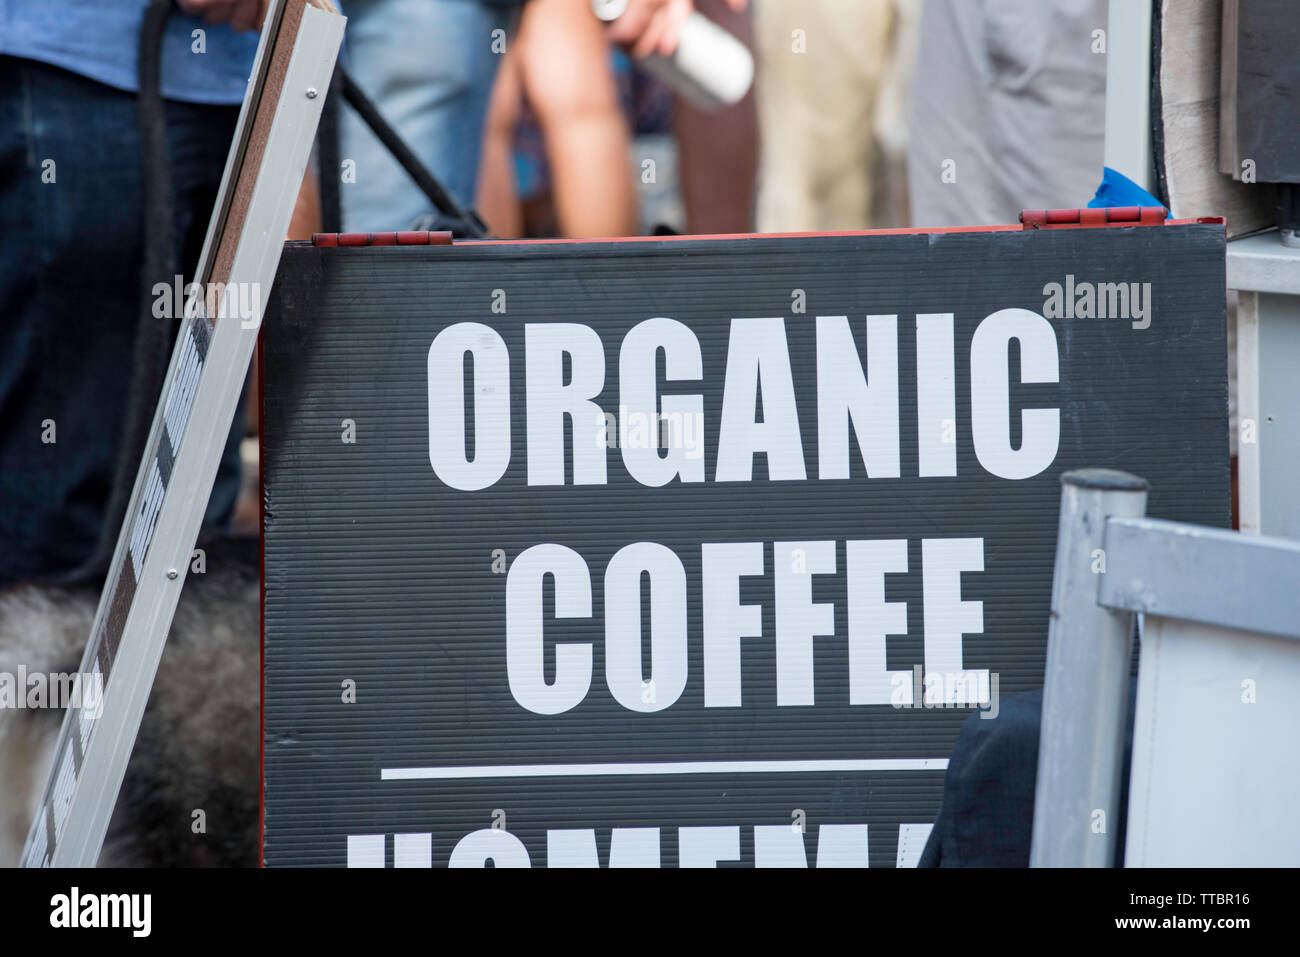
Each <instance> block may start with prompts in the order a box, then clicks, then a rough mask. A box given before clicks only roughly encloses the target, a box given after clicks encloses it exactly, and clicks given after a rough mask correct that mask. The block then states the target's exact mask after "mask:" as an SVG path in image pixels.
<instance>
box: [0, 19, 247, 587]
mask: <svg viewBox="0 0 1300 957" xmlns="http://www.w3.org/2000/svg"><path fill="white" fill-rule="evenodd" d="M147 6H148V2H147V0H114V2H111V3H106V2H103V0H0V312H2V313H3V315H4V317H5V320H4V322H3V323H0V502H2V503H3V504H2V505H0V585H3V584H6V583H10V582H14V581H17V580H21V579H31V578H55V577H61V578H68V577H75V576H87V577H89V576H93V575H96V574H102V571H103V568H102V567H95V565H96V563H97V562H98V563H100V564H104V565H106V562H107V557H108V556H107V554H104V552H103V549H104V547H105V545H106V547H107V548H108V550H109V552H111V548H112V545H113V542H114V541H115V538H116V534H117V530H118V523H119V522H120V521H121V517H122V516H121V515H120V514H118V515H106V512H107V510H108V508H109V501H110V497H111V496H112V495H113V492H114V488H115V484H116V485H117V486H121V484H122V483H121V482H118V483H115V481H114V478H115V474H116V473H118V472H119V471H122V469H123V468H124V469H125V473H124V474H129V479H128V480H127V482H126V485H127V486H128V487H127V488H126V489H125V492H126V493H127V494H129V492H130V488H129V485H130V482H131V480H133V479H134V477H135V472H136V465H137V464H138V463H137V462H125V461H123V462H119V459H123V460H125V458H126V455H125V453H124V452H123V437H124V434H125V433H126V425H125V420H126V418H127V415H128V408H129V407H130V398H131V392H132V382H133V366H134V360H135V354H136V352H135V350H136V340H137V334H138V331H139V329H141V328H148V326H147V323H148V322H153V323H161V324H163V325H162V326H160V327H158V345H159V348H160V349H165V350H166V353H167V354H169V353H170V343H171V338H172V337H173V336H174V335H175V333H176V330H177V328H179V323H177V322H176V321H174V320H170V319H153V318H152V316H151V314H150V312H149V308H150V307H149V303H148V301H147V298H146V295H145V290H146V288H147V286H146V281H145V280H146V277H144V276H142V270H143V264H144V242H145V237H144V186H143V177H142V172H141V168H142V167H141V162H142V156H141V138H140V117H139V101H138V97H137V93H138V90H139V84H138V75H137V64H138V57H139V38H140V29H141V24H142V22H143V19H144V14H145V9H146V7H147ZM178 7H179V11H178V12H175V13H173V14H172V16H171V18H170V19H169V20H168V22H167V25H166V28H165V32H164V35H163V41H162V60H161V92H162V96H163V97H164V98H165V109H164V115H165V123H166V140H167V167H168V168H167V173H168V174H169V178H170V181H171V187H172V189H171V194H172V195H171V202H172V211H173V217H172V220H173V221H172V243H171V248H170V253H171V260H172V262H173V264H174V266H175V269H174V270H173V271H175V272H184V273H185V274H186V275H191V274H192V272H193V269H194V266H195V263H196V261H197V258H198V253H199V250H200V248H201V246H202V242H203V238H204V235H205V233H206V230H207V225H208V218H209V215H210V213H211V208H212V203H213V201H214V199H215V197H216V194H217V189H218V187H219V185H220V182H221V176H222V172H223V170H224V168H225V163H226V157H227V155H228V154H229V151H230V142H231V137H232V136H233V134H234V129H235V122H236V119H237V117H238V113H239V104H240V103H241V102H242V101H243V98H244V91H245V88H246V86H247V82H248V76H249V73H250V71H251V69H252V63H253V56H254V53H255V51H256V48H257V41H258V36H257V33H256V32H252V31H255V30H256V29H257V28H258V27H259V26H260V24H261V20H262V17H263V15H264V13H265V8H266V0H178ZM155 279H156V280H158V281H166V282H170V281H171V279H172V276H170V275H167V276H159V277H148V280H149V282H153V281H154V280H155ZM142 316H143V319H142ZM142 322H144V323H145V325H144V326H142ZM150 331H151V332H152V330H150ZM147 398H148V399H149V400H150V401H149V405H150V414H152V398H153V397H147ZM240 418H241V417H240V416H238V415H237V416H236V420H237V421H236V423H235V426H234V428H233V429H232V431H231V441H230V442H229V443H228V445H227V454H226V455H225V457H224V458H223V460H222V465H221V468H220V470H219V472H218V475H217V480H216V485H215V486H214V488H213V492H212V496H211V499H210V500H209V503H208V511H207V516H206V522H207V523H208V524H210V525H212V524H215V525H224V524H225V523H226V521H227V520H228V519H229V516H230V513H231V510H232V509H233V506H234V501H235V496H236V493H237V492H238V489H239V470H240V466H239V456H238V436H239V433H240V431H241V425H242V423H241V422H240V421H239V420H240ZM119 494H120V493H119ZM121 507H122V510H124V509H125V502H122V503H121ZM101 529H104V532H105V536H106V537H105V539H104V541H103V542H101ZM97 546H98V547H97Z"/></svg>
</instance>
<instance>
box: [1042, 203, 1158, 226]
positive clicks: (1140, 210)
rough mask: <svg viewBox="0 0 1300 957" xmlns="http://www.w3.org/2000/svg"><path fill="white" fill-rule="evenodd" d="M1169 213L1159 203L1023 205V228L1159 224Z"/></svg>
mask: <svg viewBox="0 0 1300 957" xmlns="http://www.w3.org/2000/svg"><path fill="white" fill-rule="evenodd" d="M1168 217H1169V210H1167V209H1165V208H1164V207H1163V206H1103V207H1100V208H1098V209H1026V210H1022V211H1021V213H1020V224H1021V225H1022V226H1023V227H1024V228H1025V229H1079V228H1085V229H1087V228H1092V227H1096V226H1159V225H1160V224H1161V223H1163V222H1164V221H1165V220H1166V219H1168Z"/></svg>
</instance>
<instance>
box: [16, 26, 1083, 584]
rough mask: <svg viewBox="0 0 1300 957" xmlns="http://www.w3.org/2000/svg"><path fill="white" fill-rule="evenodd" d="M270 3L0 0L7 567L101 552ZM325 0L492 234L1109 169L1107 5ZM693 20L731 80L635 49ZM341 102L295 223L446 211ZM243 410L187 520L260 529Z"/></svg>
mask: <svg viewBox="0 0 1300 957" xmlns="http://www.w3.org/2000/svg"><path fill="white" fill-rule="evenodd" d="M268 2H269V0H113V2H112V3H105V2H102V0H0V309H2V310H3V311H4V314H5V316H6V322H5V323H4V324H0V408H2V409H3V414H2V415H0V499H3V500H4V501H5V503H6V507H5V508H4V509H3V511H0V585H3V584H5V583H7V582H12V581H21V580H30V579H51V578H52V579H55V580H62V581H68V580H93V579H94V578H95V577H96V576H99V575H102V574H103V570H104V568H105V567H106V565H107V560H108V557H109V555H111V552H112V548H113V544H114V542H115V537H116V533H117V530H118V529H119V528H120V527H121V517H122V515H123V514H124V513H125V508H126V501H127V499H128V498H129V495H130V491H131V488H132V486H133V482H134V477H135V474H136V469H137V466H138V463H139V460H140V453H141V448H142V443H143V437H144V436H145V435H146V434H147V432H148V428H149V423H150V421H151V420H152V415H153V409H154V406H155V405H156V402H157V396H158V393H159V389H160V387H161V384H162V382H161V374H162V372H164V371H165V369H166V363H167V356H169V355H170V351H171V342H172V339H173V338H174V336H175V332H176V328H177V324H176V323H174V322H170V321H166V320H162V321H160V320H158V319H156V318H155V315H156V312H155V309H156V303H154V302H153V301H152V299H151V293H150V290H151V289H153V288H154V285H155V283H157V282H159V281H161V282H164V283H168V284H170V283H171V281H172V279H173V276H175V275H183V276H187V277H192V276H193V274H194V270H195V267H196V262H197V258H198V254H199V250H200V248H201V246H202V242H203V238H204V235H205V233H206V229H207V224H208V222H209V218H210V215H211V211H212V204H213V202H214V200H215V197H216V195H217V192H218V188H219V185H220V182H221V176H222V171H223V169H224V167H225V164H226V159H227V156H228V155H229V144H230V142H231V138H232V136H233V134H234V130H235V125H236V121H237V117H238V112H239V104H240V103H241V102H242V100H243V98H244V92H245V89H246V84H247V78H248V76H249V73H250V70H251V67H252V63H253V57H254V54H255V50H256V46H257V40H258V33H257V30H258V27H259V24H260V23H261V22H262V20H263V18H264V16H265V13H266V10H267V7H268ZM310 2H312V3H321V2H324V0H310ZM335 2H336V3H337V4H338V6H339V7H340V8H341V10H342V12H343V13H344V14H346V16H347V17H348V25H347V30H346V34H345V40H344V49H343V53H342V60H341V62H342V63H343V65H344V67H345V68H346V70H347V71H348V72H349V73H350V75H351V76H352V77H353V78H354V80H355V83H356V86H357V88H359V89H360V90H361V91H363V92H364V94H365V95H366V96H367V97H368V98H369V99H370V101H372V103H373V105H374V107H375V109H376V110H377V111H378V112H379V114H381V116H382V117H383V118H384V119H385V120H386V121H387V122H388V124H390V125H391V126H392V127H393V128H394V129H395V130H396V131H397V133H398V134H399V136H400V138H401V139H402V141H404V142H405V143H406V145H407V146H408V147H409V148H410V150H411V151H412V153H413V154H414V155H415V157H416V158H417V159H418V160H419V161H420V163H422V164H423V165H424V166H425V167H427V168H428V169H429V170H431V171H432V173H433V174H434V175H435V176H436V177H437V179H438V180H439V181H440V182H441V183H442V184H443V186H444V187H445V189H446V190H447V192H448V193H450V195H451V196H452V197H453V198H454V199H455V201H456V202H457V204H459V206H461V207H465V208H474V209H477V210H478V212H479V213H480V215H481V217H482V219H483V220H484V221H485V223H486V227H487V230H488V231H489V232H490V233H491V234H493V235H495V236H498V237H502V238H525V237H610V236H632V235H656V234H664V235H668V234H705V235H712V234H726V233H733V234H734V233H749V232H805V231H823V230H853V229H869V228H880V227H902V226H915V227H922V228H925V227H941V226H980V225H988V224H1005V223H1015V222H1016V220H1017V216H1018V213H1019V211H1020V210H1021V209H1023V208H1057V207H1079V206H1083V205H1086V204H1087V202H1088V201H1089V200H1090V199H1091V198H1092V196H1093V193H1094V191H1095V189H1096V187H1097V185H1098V183H1099V182H1100V180H1101V175H1102V146H1103V142H1102V141H1103V127H1104V113H1105V108H1104V101H1105V71H1106V68H1105V60H1106V57H1105V55H1104V53H1105V42H1104V34H1105V27H1106V14H1107V9H1106V7H1107V3H1106V0H335ZM598 14H599V15H598ZM692 17H704V18H706V19H707V20H708V21H710V22H711V23H713V24H716V29H720V30H722V31H725V32H726V33H727V34H730V35H731V36H732V37H734V38H735V40H736V41H738V42H739V43H741V44H743V45H744V47H745V49H746V50H747V51H748V54H749V57H750V58H751V59H752V63H753V70H752V84H750V85H749V86H748V87H747V89H748V92H747V93H746V94H745V95H744V96H743V97H740V98H739V99H736V98H735V97H731V98H730V99H728V100H725V101H723V102H721V103H719V102H717V101H715V102H713V103H711V104H706V105H703V106H702V105H701V104H700V102H699V98H698V97H690V98H688V96H686V95H683V92H682V90H681V89H680V87H679V86H678V85H676V84H673V83H668V82H665V80H664V78H663V77H664V73H663V71H662V70H659V69H654V68H653V67H654V66H655V65H656V64H662V61H664V60H668V61H671V60H672V59H673V57H675V56H676V55H677V54H678V52H679V49H680V51H681V53H682V55H683V56H684V55H685V49H686V46H685V43H684V41H683V40H682V37H684V36H686V35H687V34H688V33H689V32H690V29H691V27H692V24H694V26H695V27H697V28H698V27H699V21H698V20H692ZM151 24H152V27H151V26H150V25H151ZM705 27H706V28H708V25H707V24H706V25H705ZM142 29H144V31H145V33H149V30H150V29H153V31H154V32H153V33H152V34H150V35H152V36H154V37H155V38H156V41H157V42H158V44H159V46H160V50H161V53H160V55H157V56H151V55H150V53H149V44H142V43H141V36H142ZM709 29H713V28H709ZM697 32H698V31H697ZM1099 36H1100V37H1101V42H1100V43H1099V42H1098V38H1099ZM724 39H725V38H724ZM151 42H153V41H151ZM679 43H680V44H682V46H680V48H679ZM733 46H734V44H733ZM740 55H741V56H742V57H744V51H741V53H740ZM706 61H707V57H706ZM720 62H721V60H719V63H720ZM713 65H717V64H709V63H707V62H706V66H713ZM142 76H144V79H142ZM747 78H748V77H747ZM687 92H688V93H689V92H690V91H687ZM337 93H338V87H337V86H335V88H334V89H333V90H332V91H331V94H330V95H329V96H328V97H327V98H326V104H325V105H326V117H327V118H329V122H328V123H326V124H324V130H323V135H322V137H321V138H320V140H319V141H318V148H317V151H316V156H315V160H314V162H313V164H312V167H311V171H310V172H309V175H308V176H307V178H306V180H305V182H304V184H303V187H302V191H301V193H300V196H299V202H298V207H297V211H296V215H295V218H294V223H293V226H292V229H291V232H290V236H289V238H291V239H306V238H309V237H310V236H311V234H312V233H313V232H318V231H337V230H342V231H348V232H356V231H360V232H378V231H390V230H400V229H411V228H434V229H439V228H452V229H458V228H459V227H463V226H464V217H462V218H461V221H460V222H459V223H457V222H451V221H448V216H447V214H446V211H445V210H444V211H442V212H440V211H439V210H437V209H435V208H434V204H433V203H432V202H431V201H430V199H429V197H428V195H426V193H425V192H424V191H422V190H421V189H420V188H419V187H418V186H417V185H416V183H415V181H414V179H413V178H412V177H411V176H410V175H408V173H407V171H406V170H405V169H403V167H402V166H401V165H400V164H399V163H398V161H397V160H396V159H395V158H394V156H393V155H392V153H391V152H390V150H389V149H387V148H385V146H384V145H383V144H382V143H381V142H380V140H379V139H378V138H377V137H376V135H375V133H374V132H373V131H372V129H371V128H370V126H368V125H367V123H365V122H363V120H362V118H361V117H360V115H359V114H358V113H357V112H356V110H355V109H354V108H353V107H352V106H351V105H349V104H344V103H341V102H340V97H339V96H338V95H337ZM159 100H161V102H159ZM150 130H152V133H148V131H150ZM146 133H148V135H146ZM326 134H327V135H326ZM147 219H149V221H150V222H151V223H152V224H153V225H152V226H151V227H150V229H146V225H145V224H146V220H147ZM459 231H460V232H461V234H462V235H466V234H472V233H467V231H466V230H464V229H459ZM88 312H93V314H94V321H90V322H88V321H86V320H87V317H88ZM251 381H253V382H255V381H256V377H255V376H253V377H252V378H251ZM243 408H244V412H243V414H242V415H237V416H236V418H237V421H236V422H235V423H234V428H233V429H232V432H231V435H230V441H229V443H228V445H227V450H226V455H225V457H224V458H223V461H222V463H221V467H220V470H219V472H218V475H217V480H216V486H215V488H214V490H213V494H212V498H211V500H210V502H209V508H208V513H207V522H206V526H207V527H208V528H213V529H225V528H229V527H230V526H231V522H232V519H233V521H234V527H235V528H236V529H240V530H244V531H247V532H250V533H254V534H255V533H256V531H257V495H256V483H257V468H256V464H257V463H256V442H255V441H253V440H252V439H251V436H250V432H251V430H252V429H253V428H255V423H256V420H257V414H258V397H257V396H256V394H252V395H249V396H248V400H247V402H246V403H245V404H244V407H243ZM51 423H53V424H56V426H57V441H55V435H54V432H53V431H52V430H51ZM241 442H242V448H241ZM241 487H242V491H243V496H242V499H240V502H239V505H238V507H237V506H236V500H237V498H239V493H240V491H241Z"/></svg>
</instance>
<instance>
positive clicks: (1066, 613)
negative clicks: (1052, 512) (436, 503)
mask: <svg viewBox="0 0 1300 957" xmlns="http://www.w3.org/2000/svg"><path fill="white" fill-rule="evenodd" d="M1147 487H1148V486H1147V483H1146V480H1145V479H1140V478H1138V477H1137V476H1135V475H1130V474H1128V473H1127V472H1116V471H1113V470H1111V469H1080V470H1078V471H1073V472H1066V473H1065V474H1064V475H1062V476H1061V522H1060V528H1059V531H1058V532H1057V539H1056V566H1055V571H1054V572H1053V575H1052V615H1051V621H1050V623H1049V625H1048V630H1047V670H1046V673H1045V675H1044V679H1043V720H1042V726H1041V729H1040V735H1039V741H1038V781H1037V786H1036V788H1035V793H1034V833H1033V845H1032V849H1031V851H1030V855H1029V865H1030V866H1031V867H1109V866H1111V864H1112V863H1113V861H1114V856H1115V837H1116V835H1115V828H1116V826H1117V825H1118V823H1119V814H1118V812H1119V786H1120V773H1121V770H1122V766H1123V758H1124V729H1125V724H1126V721H1127V710H1128V684H1129V681H1128V677H1129V661H1130V655H1131V653H1132V634H1133V616H1132V615H1131V614H1127V613H1122V612H1114V611H1110V610H1108V609H1106V608H1103V607H1101V606H1100V605H1098V604H1097V586H1098V584H1099V582H1100V580H1101V579H1100V576H1101V575H1104V574H1105V569H1106V553H1105V551H1104V550H1103V548H1102V539H1103V537H1104V535H1105V533H1106V519H1107V518H1108V517H1110V516H1115V517H1122V518H1140V517H1142V515H1143V514H1144V513H1145V512H1146V501H1147Z"/></svg>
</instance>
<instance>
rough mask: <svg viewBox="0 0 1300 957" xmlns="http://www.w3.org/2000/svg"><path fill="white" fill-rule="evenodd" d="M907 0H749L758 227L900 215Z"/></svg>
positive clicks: (909, 34)
mask: <svg viewBox="0 0 1300 957" xmlns="http://www.w3.org/2000/svg"><path fill="white" fill-rule="evenodd" d="M918 3H919V0H754V29H755V34H756V42H757V46H758V54H759V62H758V69H759V76H758V111H759V122H760V130H761V134H762V150H761V153H762V160H761V164H760V167H759V192H758V217H757V218H758V229H759V230H760V231H761V232H815V231H822V230H839V229H867V228H873V227H882V226H895V225H903V224H905V223H906V222H907V204H906V186H905V168H904V167H905V162H906V150H907V126H906V103H907V97H908V87H909V85H910V81H911V70H912V62H913V60H914V57H915V47H916V24H917V20H918V16H919V11H918Z"/></svg>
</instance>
